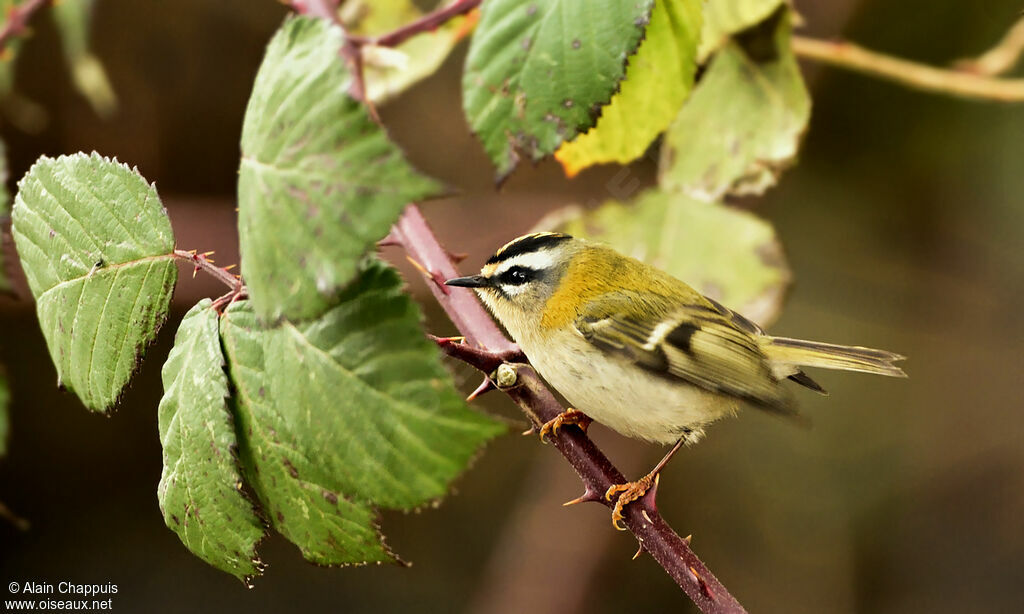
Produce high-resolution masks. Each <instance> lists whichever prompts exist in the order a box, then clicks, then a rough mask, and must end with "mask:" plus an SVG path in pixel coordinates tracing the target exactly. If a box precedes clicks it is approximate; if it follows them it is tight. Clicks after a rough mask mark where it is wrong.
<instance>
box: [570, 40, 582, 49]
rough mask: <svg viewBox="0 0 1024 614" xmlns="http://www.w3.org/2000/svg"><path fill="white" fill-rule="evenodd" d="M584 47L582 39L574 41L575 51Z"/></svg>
mask: <svg viewBox="0 0 1024 614" xmlns="http://www.w3.org/2000/svg"><path fill="white" fill-rule="evenodd" d="M582 46H583V43H582V42H580V39H578V38H574V39H572V48H573V49H579V48H580V47H582Z"/></svg>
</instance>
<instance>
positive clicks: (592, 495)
mask: <svg viewBox="0 0 1024 614" xmlns="http://www.w3.org/2000/svg"><path fill="white" fill-rule="evenodd" d="M600 500H601V496H600V495H599V494H598V493H596V492H594V491H593V490H590V489H589V488H588V489H587V490H586V491H585V492H584V493H583V494H582V495H580V496H578V497H576V498H575V499H573V500H572V501H566V502H565V503H563V504H562V507H569V506H570V505H576V504H577V503H588V502H590V501H600Z"/></svg>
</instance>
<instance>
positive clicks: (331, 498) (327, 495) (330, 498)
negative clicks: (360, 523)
mask: <svg viewBox="0 0 1024 614" xmlns="http://www.w3.org/2000/svg"><path fill="white" fill-rule="evenodd" d="M324 499H327V502H328V503H330V504H331V505H337V504H338V495H336V494H334V493H333V492H331V491H329V490H325V491H324Z"/></svg>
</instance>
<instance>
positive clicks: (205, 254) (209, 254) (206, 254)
mask: <svg viewBox="0 0 1024 614" xmlns="http://www.w3.org/2000/svg"><path fill="white" fill-rule="evenodd" d="M215 253H216V252H215V251H213V250H211V251H208V252H203V254H202V256H203V258H209V257H210V256H212V255H213V254H215Z"/></svg>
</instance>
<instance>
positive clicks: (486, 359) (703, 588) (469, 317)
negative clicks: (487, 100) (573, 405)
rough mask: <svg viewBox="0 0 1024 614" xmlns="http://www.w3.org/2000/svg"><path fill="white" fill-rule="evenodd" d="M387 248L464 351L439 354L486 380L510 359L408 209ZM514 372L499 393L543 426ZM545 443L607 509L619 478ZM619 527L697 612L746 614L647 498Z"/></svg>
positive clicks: (574, 434)
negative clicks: (421, 285)
mask: <svg viewBox="0 0 1024 614" xmlns="http://www.w3.org/2000/svg"><path fill="white" fill-rule="evenodd" d="M388 242H389V243H398V244H400V245H402V246H403V247H404V248H405V250H406V252H407V253H408V254H409V256H410V257H412V258H413V259H415V260H416V261H417V262H418V263H419V264H420V266H421V267H422V269H423V270H424V271H425V273H426V274H427V278H428V284H427V285H428V286H430V290H431V292H433V293H434V296H435V297H436V298H437V301H438V302H439V303H440V304H441V307H443V308H444V310H445V312H446V313H447V314H448V317H449V318H451V320H452V322H453V323H454V324H455V326H456V327H457V328H458V329H459V331H460V332H461V333H462V334H463V335H465V337H466V341H467V342H466V343H456V342H454V341H452V340H451V339H438V340H437V342H438V345H439V346H440V347H441V349H442V350H443V351H444V352H445V353H447V354H448V355H450V356H453V357H455V358H458V359H460V360H463V361H465V362H467V363H468V364H470V365H473V366H475V367H477V368H479V369H481V370H483V371H484V372H485V373H490V372H492V371H493V369H494V368H497V366H498V365H500V364H501V363H502V362H505V361H506V360H507V359H508V358H509V357H510V356H511V354H510V353H511V352H515V351H516V350H517V348H516V346H515V344H513V343H512V342H511V341H509V340H508V339H507V338H506V337H505V336H504V335H502V333H501V331H500V330H498V327H497V325H496V324H495V323H494V321H493V320H492V319H491V318H490V316H488V315H487V312H486V311H484V309H483V307H481V306H480V303H479V301H477V299H476V297H475V296H473V292H472V291H471V290H468V289H465V288H449V287H447V286H443V285H442V284H443V281H444V280H445V279H450V278H452V277H457V276H458V275H459V273H458V272H457V271H456V269H455V265H454V263H452V261H451V259H450V258H449V256H448V252H447V251H446V250H445V249H444V248H443V247H442V246H441V245H440V243H438V241H437V237H435V236H434V233H433V232H432V231H431V230H430V227H429V226H428V225H427V223H426V221H425V220H424V219H423V216H422V214H420V211H419V209H418V208H417V207H416V206H415V205H409V206H408V207H406V209H405V211H404V212H403V213H402V217H401V218H400V219H399V220H398V223H397V224H396V225H395V226H394V228H393V229H392V231H391V235H390V236H389V238H388ZM478 346H482V347H483V348H484V349H480V347H478ZM514 367H515V368H516V371H517V382H516V384H515V385H514V386H512V387H510V388H505V389H504V391H505V393H506V394H508V395H509V397H510V398H511V399H512V400H513V401H515V402H516V404H518V405H519V406H520V407H521V408H522V409H523V410H524V411H525V412H526V414H527V415H529V416H530V418H531V420H533V422H534V424H536V425H538V426H539V425H541V424H544V423H545V422H548V421H549V420H552V419H554V418H555V417H556V416H558V415H559V414H560V413H562V412H563V411H564V410H565V408H564V407H563V406H562V405H561V404H560V403H559V402H558V400H557V399H555V397H554V395H553V394H552V393H551V391H550V390H548V388H547V387H546V386H545V385H544V383H543V382H542V381H541V380H540V377H538V376H537V374H536V373H535V372H534V371H533V369H532V368H530V367H529V366H528V365H525V364H522V363H516V364H514ZM552 440H553V442H554V444H555V447H556V448H557V449H558V451H559V452H561V453H562V455H563V456H564V457H565V458H566V460H568V461H569V464H571V465H572V467H573V469H575V470H576V473H577V474H578V475H579V476H580V479H581V480H583V485H584V489H585V492H584V494H583V496H582V497H580V499H579V501H598V502H600V503H602V504H603V505H605V506H608V507H610V506H611V505H612V504H611V502H609V501H606V500H605V499H604V497H603V496H602V495H603V494H604V493H605V492H606V491H607V490H608V488H609V487H611V486H612V485H613V484H622V483H624V482H625V481H626V479H625V478H624V477H623V475H622V473H620V472H619V470H618V469H616V468H615V467H614V466H613V465H612V463H611V461H609V460H608V457H607V456H605V455H604V453H602V452H601V450H600V449H598V447H597V446H596V445H594V442H592V441H591V440H590V438H588V437H587V436H586V434H585V433H583V432H581V431H580V430H578V429H575V428H565V429H561V430H560V431H559V432H558V434H557V435H556V436H554V437H553V439H552ZM623 524H625V525H626V527H627V528H628V529H629V530H630V531H631V532H632V533H633V535H635V536H636V538H637V539H638V540H639V541H640V544H641V547H642V548H643V549H644V550H647V552H649V553H651V555H652V556H653V557H654V559H655V560H657V561H658V563H660V564H661V566H662V567H663V568H664V569H665V571H666V572H668V574H669V575H670V576H671V577H672V579H673V580H675V581H676V583H677V584H678V585H679V586H680V587H681V588H682V589H683V591H685V592H686V594H687V595H689V597H690V598H691V599H692V600H693V602H694V603H695V604H697V606H698V607H699V608H700V609H701V611H702V612H705V613H706V614H712V613H714V614H736V613H739V612H745V611H746V610H744V609H743V606H741V605H740V604H739V602H738V601H736V599H735V598H734V597H733V596H732V595H731V594H729V591H727V590H726V588H725V587H724V586H722V584H721V583H720V582H719V581H718V579H717V578H715V576H714V574H712V573H711V571H709V570H708V569H707V567H706V566H705V565H704V563H702V562H701V560H700V559H699V558H697V555H696V554H694V553H693V551H692V550H690V547H689V545H688V543H687V540H685V539H683V538H681V537H679V535H678V534H677V533H676V532H675V531H673V530H672V528H671V527H670V526H668V524H667V523H666V522H665V520H664V519H662V517H661V515H660V514H658V511H657V509H656V508H655V506H654V497H653V496H647V497H644V498H642V499H640V500H638V501H635V502H633V503H631V504H630V505H628V506H626V509H625V520H624V522H623Z"/></svg>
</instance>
